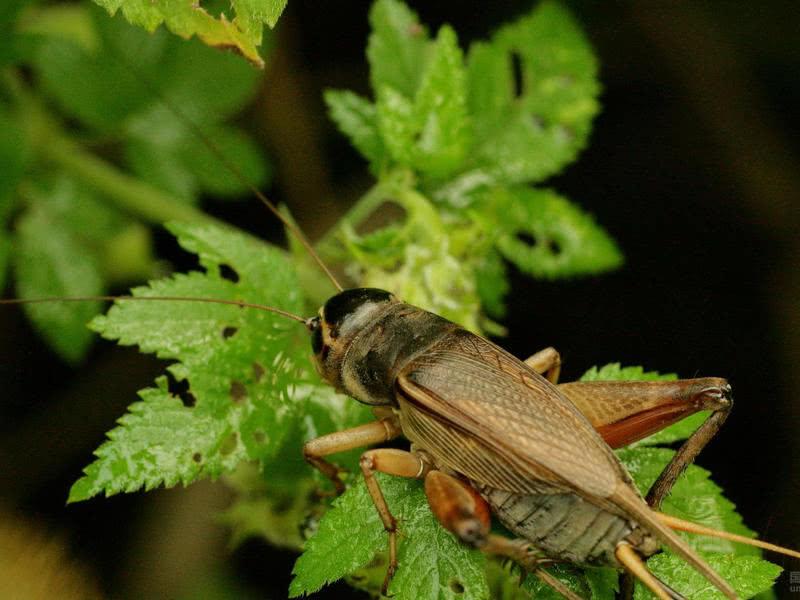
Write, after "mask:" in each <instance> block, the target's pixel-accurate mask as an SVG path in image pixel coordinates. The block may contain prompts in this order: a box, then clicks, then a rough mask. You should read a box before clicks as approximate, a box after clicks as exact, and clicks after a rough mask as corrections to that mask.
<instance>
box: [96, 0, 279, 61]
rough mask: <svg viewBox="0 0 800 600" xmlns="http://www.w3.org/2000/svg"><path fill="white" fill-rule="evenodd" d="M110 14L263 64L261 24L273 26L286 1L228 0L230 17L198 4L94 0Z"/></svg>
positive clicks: (140, 0)
mask: <svg viewBox="0 0 800 600" xmlns="http://www.w3.org/2000/svg"><path fill="white" fill-rule="evenodd" d="M95 2H97V4H99V5H100V6H102V7H103V8H105V9H106V10H107V11H108V12H109V13H111V14H112V15H113V14H115V13H116V12H117V11H118V10H120V9H121V10H122V14H123V15H125V18H126V19H128V21H130V22H131V23H133V24H134V25H140V26H142V27H144V28H145V29H147V30H148V31H149V32H151V33H152V32H153V31H155V29H156V28H157V27H158V26H159V25H161V24H162V23H164V25H166V27H167V28H168V29H169V30H170V31H172V32H173V33H175V34H177V35H180V36H182V37H184V38H190V37H192V36H195V35H196V36H197V37H199V38H200V39H201V40H203V42H205V43H206V44H208V45H209V46H217V47H219V48H223V49H230V48H233V49H235V50H236V51H237V52H239V53H240V54H242V55H243V56H244V57H245V58H247V59H248V60H249V61H251V62H252V63H254V64H255V65H257V66H261V67H263V66H264V61H263V60H262V59H261V57H260V56H259V55H258V50H257V47H258V46H259V45H260V44H261V39H262V29H263V25H264V24H267V25H269V26H270V27H274V26H275V23H276V22H277V20H278V17H280V15H281V13H282V12H283V9H284V8H285V7H286V0H232V2H231V5H230V6H231V9H232V11H233V13H235V16H234V17H233V18H232V19H231V18H230V15H226V14H225V13H222V12H221V13H219V14H218V15H217V14H215V13H214V12H210V11H208V10H206V9H204V8H203V7H202V6H201V5H200V4H199V3H198V4H192V3H186V2H168V3H154V2H150V1H149V0H95Z"/></svg>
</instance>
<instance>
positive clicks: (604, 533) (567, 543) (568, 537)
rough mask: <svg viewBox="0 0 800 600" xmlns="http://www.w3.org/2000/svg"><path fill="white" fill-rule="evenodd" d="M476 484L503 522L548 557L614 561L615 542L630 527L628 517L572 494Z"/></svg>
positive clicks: (588, 562)
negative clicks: (519, 491) (525, 492)
mask: <svg viewBox="0 0 800 600" xmlns="http://www.w3.org/2000/svg"><path fill="white" fill-rule="evenodd" d="M475 487H476V488H477V489H478V490H479V491H480V493H481V495H482V496H483V497H484V498H485V499H486V501H487V502H488V503H489V504H490V505H491V507H492V512H494V514H495V515H496V516H497V518H498V519H500V521H501V522H502V523H503V525H505V526H506V527H507V528H508V529H509V530H510V531H512V532H513V533H515V534H517V535H518V536H520V537H522V538H525V539H526V540H528V541H530V542H531V543H532V544H533V545H534V546H536V547H537V548H539V549H540V550H541V551H542V552H543V553H544V554H546V555H547V556H548V557H550V558H555V559H562V560H565V561H568V562H571V563H575V564H579V565H591V566H603V565H612V566H614V565H616V564H617V562H616V559H615V557H614V549H615V547H616V545H617V543H618V542H619V541H620V540H622V539H623V538H625V537H627V536H628V535H629V534H630V533H631V527H630V525H629V524H628V522H627V521H625V520H624V519H622V518H620V517H619V516H617V515H614V514H612V513H609V512H607V511H605V510H603V509H602V508H598V507H597V506H594V505H592V504H590V503H589V502H587V501H586V500H584V499H583V498H581V497H580V496H577V495H575V494H569V493H565V494H536V495H523V494H515V493H513V492H506V491H503V490H498V489H494V488H490V487H486V486H480V485H476V486H475Z"/></svg>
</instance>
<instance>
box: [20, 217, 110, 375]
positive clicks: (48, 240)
mask: <svg viewBox="0 0 800 600" xmlns="http://www.w3.org/2000/svg"><path fill="white" fill-rule="evenodd" d="M14 244H15V254H14V261H15V262H14V270H15V273H16V281H17V292H18V295H19V297H20V298H51V297H59V296H97V295H99V294H102V293H103V283H102V279H101V276H100V269H99V266H98V262H97V258H96V257H95V255H94V254H92V253H91V252H90V250H89V249H88V248H87V247H86V246H84V245H82V244H81V243H80V242H78V240H76V239H75V237H74V236H72V235H71V234H70V232H69V231H68V230H66V229H64V228H63V227H61V226H60V225H59V224H57V223H55V222H54V221H53V220H51V219H50V218H49V217H48V216H46V215H45V214H44V213H43V212H41V211H40V210H35V209H34V210H30V211H28V212H27V213H25V214H24V215H23V217H22V218H20V220H19V223H18V226H17V230H16V237H15V242H14ZM24 309H25V312H26V313H27V314H28V316H29V318H30V319H31V321H32V322H33V324H34V326H35V327H36V329H37V330H38V331H39V333H40V334H41V335H42V336H43V337H44V338H45V339H46V340H47V341H48V342H49V343H50V345H51V346H52V347H53V348H54V349H55V350H56V352H58V353H59V354H60V355H61V356H62V357H63V358H64V359H65V360H67V361H69V362H73V363H74V362H77V361H78V360H80V359H81V358H82V357H83V355H84V353H85V352H86V350H87V349H88V347H89V344H90V343H91V340H92V333H91V331H89V329H88V328H87V326H86V325H87V323H88V322H89V320H90V319H91V318H92V317H93V316H94V315H96V314H97V313H98V312H99V311H100V303H99V302H70V303H67V302H47V303H43V304H26V305H25V306H24Z"/></svg>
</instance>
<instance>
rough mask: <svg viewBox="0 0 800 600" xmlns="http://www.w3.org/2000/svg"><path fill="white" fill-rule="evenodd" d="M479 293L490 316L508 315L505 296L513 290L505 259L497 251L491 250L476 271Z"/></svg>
mask: <svg viewBox="0 0 800 600" xmlns="http://www.w3.org/2000/svg"><path fill="white" fill-rule="evenodd" d="M475 282H476V283H477V286H478V295H479V296H480V299H481V305H482V306H483V309H484V310H485V311H486V312H487V313H488V314H489V316H491V317H494V318H496V319H502V318H503V317H504V316H505V315H506V303H505V297H506V295H507V294H508V292H509V291H511V285H510V284H509V283H508V274H507V272H506V266H505V264H504V263H503V259H502V258H500V255H499V254H497V252H490V253H489V254H487V255H486V256H485V257H484V258H483V261H482V262H481V263H480V264H479V265H478V267H477V270H476V273H475Z"/></svg>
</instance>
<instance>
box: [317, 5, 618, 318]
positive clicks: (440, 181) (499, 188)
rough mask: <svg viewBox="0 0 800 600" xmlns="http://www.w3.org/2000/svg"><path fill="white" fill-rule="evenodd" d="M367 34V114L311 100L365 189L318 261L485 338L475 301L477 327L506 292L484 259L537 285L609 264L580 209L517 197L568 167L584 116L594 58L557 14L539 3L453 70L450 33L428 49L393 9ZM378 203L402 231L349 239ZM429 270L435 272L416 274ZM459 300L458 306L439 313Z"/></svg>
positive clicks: (373, 17)
mask: <svg viewBox="0 0 800 600" xmlns="http://www.w3.org/2000/svg"><path fill="white" fill-rule="evenodd" d="M370 24H371V25H372V33H371V34H370V37H369V43H368V46H367V58H368V59H369V63H370V80H371V83H372V89H373V92H374V94H375V102H374V103H372V102H370V101H369V100H367V99H365V98H362V97H360V96H356V95H355V94H353V93H351V92H345V91H328V92H327V93H326V95H325V100H326V102H327V104H328V107H329V110H330V115H331V118H332V119H333V120H334V121H335V122H336V124H337V125H338V126H339V129H340V130H341V131H342V132H343V133H344V134H345V135H347V136H348V137H349V138H350V140H351V142H352V143H353V145H354V146H355V148H356V149H357V150H358V151H359V152H361V154H362V155H363V156H364V157H365V158H366V159H367V160H368V162H369V166H370V170H371V171H372V172H373V173H374V174H375V175H376V177H377V178H378V183H377V184H376V186H375V187H374V188H373V189H372V190H370V192H368V193H367V194H366V195H365V196H364V197H363V198H362V200H361V202H360V203H359V204H357V205H356V207H355V208H354V209H353V213H351V215H350V218H346V220H345V223H346V225H348V226H349V227H345V228H342V229H341V230H340V232H339V234H338V238H337V239H328V240H326V242H327V243H326V244H323V246H322V248H323V250H325V251H326V254H327V256H328V257H329V258H333V257H342V252H341V250H342V248H344V250H345V252H344V257H345V258H346V259H349V260H350V261H351V263H352V264H351V268H352V269H353V270H354V272H358V273H359V275H362V274H363V278H364V279H365V280H369V281H371V282H373V283H375V282H381V283H383V284H384V285H385V286H387V287H389V289H392V290H393V291H395V292H398V293H402V292H405V291H412V290H415V289H417V290H418V289H419V285H420V282H421V281H422V282H426V283H427V282H430V281H433V280H436V281H443V282H444V283H443V284H442V285H439V286H438V288H439V289H432V288H431V287H428V289H423V290H421V291H418V292H417V293H416V294H415V298H414V301H415V302H416V303H418V304H419V305H420V306H423V307H424V308H428V309H431V310H435V311H441V310H442V309H443V308H444V307H447V306H448V305H450V308H449V311H447V314H446V316H448V317H449V318H452V319H454V320H456V321H458V322H460V323H462V324H464V325H466V326H468V327H469V328H471V329H473V330H481V329H486V328H487V327H488V328H489V329H492V331H494V330H495V328H494V327H493V325H492V324H491V323H490V322H488V321H487V320H486V319H485V318H484V316H483V315H482V309H481V301H484V307H483V309H484V310H485V312H486V313H487V314H489V315H492V316H499V315H502V314H503V310H504V307H503V296H504V295H505V293H506V291H507V289H508V283H507V280H506V272H505V269H504V268H503V266H502V264H501V263H499V262H498V256H502V257H503V258H504V259H505V260H508V261H510V262H512V263H514V264H515V265H516V266H517V267H519V268H520V269H521V270H523V271H525V272H526V273H529V274H531V275H534V276H536V277H544V278H557V277H570V276H577V275H583V274H589V273H597V272H601V271H606V270H608V269H612V268H615V267H617V266H618V265H619V264H620V263H621V260H622V257H621V254H620V252H619V250H618V249H617V247H616V245H615V244H614V242H613V241H612V240H611V238H610V237H609V236H608V235H607V234H606V233H605V231H604V230H603V229H602V228H601V227H600V226H598V225H597V224H596V223H595V222H594V220H593V219H592V218H591V217H590V216H589V215H588V214H586V213H585V212H584V211H583V210H582V209H580V208H579V207H577V206H576V205H575V204H573V203H572V202H570V201H569V200H567V199H565V198H563V197H560V196H558V195H557V194H556V193H554V192H551V191H548V190H537V189H532V188H530V187H526V184H530V183H536V182H539V181H542V180H544V179H546V178H547V177H549V176H551V175H554V174H556V173H558V172H559V171H560V170H561V169H563V168H564V167H565V166H566V165H567V164H568V163H569V162H571V161H572V160H574V158H575V157H576V156H577V153H578V151H579V150H580V149H581V148H582V147H583V145H584V144H585V141H586V138H587V136H588V133H589V130H590V125H591V120H592V118H593V117H594V115H595V114H596V112H597V109H598V105H597V100H596V97H597V94H598V91H599V84H598V82H597V78H596V71H597V68H596V64H595V60H594V56H593V54H592V51H591V49H590V48H589V45H588V44H587V42H586V40H585V39H584V38H583V36H582V34H581V32H580V30H579V29H578V27H577V26H576V25H575V23H574V21H573V20H572V17H571V16H570V15H569V13H568V12H567V11H566V10H565V9H563V8H562V7H560V6H559V5H557V4H554V3H544V4H542V5H540V6H539V7H538V8H536V9H535V10H533V11H532V12H531V13H530V14H528V15H525V16H523V17H522V18H521V19H519V20H518V21H517V22H515V23H512V24H510V25H508V26H506V27H504V28H502V29H501V30H500V31H498V32H497V33H496V34H495V35H494V36H493V37H492V38H491V40H489V41H487V42H476V43H474V44H473V45H472V46H471V47H470V48H469V51H468V52H467V57H466V58H465V57H464V53H463V52H462V50H461V49H460V47H459V45H458V40H457V37H456V34H455V32H454V31H453V30H452V29H451V28H450V27H448V26H446V25H445V26H443V27H442V28H441V29H440V30H439V31H438V33H437V35H436V36H435V37H434V38H431V37H430V36H429V33H428V30H427V28H426V27H424V26H423V25H421V24H420V23H419V21H418V19H417V16H416V15H415V14H414V13H413V12H412V11H410V10H409V9H408V8H407V7H406V6H405V5H404V4H402V3H401V2H399V1H397V0H378V1H377V2H375V4H374V5H373V8H372V11H371V12H370ZM515 65H517V66H518V67H519V70H520V73H519V77H520V78H521V80H520V81H519V82H515V72H514V71H515ZM517 86H518V87H519V89H515V88H516V87H517ZM389 199H390V200H391V202H393V203H395V204H397V205H399V206H400V207H401V208H402V209H403V210H404V211H405V220H403V219H400V221H401V224H400V225H398V224H397V222H395V223H391V224H389V225H386V226H384V227H383V228H381V229H379V230H377V231H373V232H372V234H371V236H369V237H356V236H354V234H353V230H354V229H355V228H356V226H357V225H359V224H362V223H364V222H365V221H366V220H368V218H369V217H370V215H372V214H374V213H375V212H376V210H377V209H379V208H380V206H381V205H380V202H381V201H384V200H389ZM423 204H425V205H427V208H426V209H421V208H420V207H421V205H423ZM421 210H424V211H426V212H434V211H435V212H436V213H438V215H437V216H436V218H435V219H432V220H429V221H430V223H431V224H430V225H429V226H428V227H427V228H426V229H427V231H424V232H423V231H422V228H420V227H419V223H418V222H414V221H415V219H418V217H419V214H420V211H421ZM378 212H379V211H378ZM403 221H404V222H403ZM420 232H422V233H423V235H419V233H420ZM414 233H417V235H414ZM427 236H430V237H427ZM434 236H435V237H434ZM337 242H338V248H337V247H336V243H337ZM431 261H438V262H439V264H448V265H449V266H448V267H446V268H445V271H446V272H444V273H436V274H431V273H427V272H426V265H428V264H430V263H431ZM365 271H366V273H365ZM424 285H425V284H423V286H424ZM412 293H413V292H412ZM459 296H460V297H461V298H465V299H466V302H460V306H458V307H453V306H452V298H453V297H459ZM404 297H406V296H404Z"/></svg>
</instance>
